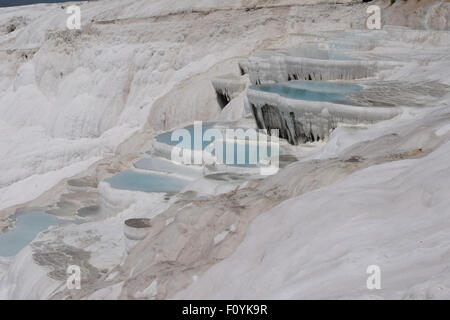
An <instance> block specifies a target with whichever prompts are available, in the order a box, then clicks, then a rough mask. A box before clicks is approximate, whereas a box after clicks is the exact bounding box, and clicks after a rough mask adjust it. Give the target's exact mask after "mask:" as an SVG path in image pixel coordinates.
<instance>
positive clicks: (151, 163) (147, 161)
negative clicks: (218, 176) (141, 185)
mask: <svg viewBox="0 0 450 320" xmlns="http://www.w3.org/2000/svg"><path fill="white" fill-rule="evenodd" d="M134 167H135V168H136V169H141V170H151V171H160V172H166V173H176V174H180V175H183V176H196V175H199V174H201V172H202V171H201V168H198V167H197V168H195V167H193V166H191V167H189V166H183V165H178V164H176V163H174V162H172V161H170V160H167V159H163V158H156V157H151V158H142V159H140V160H138V161H137V162H136V163H135V164H134Z"/></svg>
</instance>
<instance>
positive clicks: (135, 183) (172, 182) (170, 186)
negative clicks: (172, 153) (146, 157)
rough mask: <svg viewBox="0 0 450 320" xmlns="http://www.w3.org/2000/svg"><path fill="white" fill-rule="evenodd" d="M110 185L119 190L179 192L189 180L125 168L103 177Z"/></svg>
mask: <svg viewBox="0 0 450 320" xmlns="http://www.w3.org/2000/svg"><path fill="white" fill-rule="evenodd" d="M105 181H106V182H108V183H109V184H110V185H111V187H113V188H115V189H121V190H131V191H143V192H179V191H180V190H181V189H183V188H184V187H185V186H187V185H188V184H189V182H190V180H188V179H183V178H179V177H175V176H170V175H167V174H162V173H161V174H160V173H143V172H139V171H135V170H125V171H122V172H119V173H118V174H116V175H115V176H113V177H111V178H108V179H105Z"/></svg>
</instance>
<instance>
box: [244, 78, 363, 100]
mask: <svg viewBox="0 0 450 320" xmlns="http://www.w3.org/2000/svg"><path fill="white" fill-rule="evenodd" d="M250 89H253V90H258V91H263V92H268V93H275V94H278V95H280V96H282V97H285V98H289V99H297V100H308V101H328V102H335V103H345V104H351V102H350V101H348V99H347V96H348V95H349V94H351V93H354V92H358V91H361V90H362V89H363V87H362V86H360V85H357V84H352V83H340V82H324V81H303V80H293V81H289V82H283V83H277V84H263V85H257V86H251V87H250Z"/></svg>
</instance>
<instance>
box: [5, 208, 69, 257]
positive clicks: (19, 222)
mask: <svg viewBox="0 0 450 320" xmlns="http://www.w3.org/2000/svg"><path fill="white" fill-rule="evenodd" d="M13 218H15V219H16V225H15V227H14V228H13V229H11V230H9V231H7V232H5V233H2V234H0V256H3V257H11V256H15V255H16V254H17V253H19V251H20V250H22V249H23V248H25V247H26V246H27V245H28V244H29V243H30V242H31V241H33V239H34V238H36V236H37V235H38V234H39V233H40V232H41V231H44V230H47V229H48V227H50V226H52V225H54V224H57V223H58V222H59V221H60V220H59V219H58V218H57V217H55V216H53V215H50V214H46V213H42V212H29V213H20V214H15V215H14V216H13Z"/></svg>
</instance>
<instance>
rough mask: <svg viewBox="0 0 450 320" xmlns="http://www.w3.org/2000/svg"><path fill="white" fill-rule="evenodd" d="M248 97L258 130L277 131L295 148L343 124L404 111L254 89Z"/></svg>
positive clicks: (390, 116)
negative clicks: (293, 96) (296, 97)
mask: <svg viewBox="0 0 450 320" xmlns="http://www.w3.org/2000/svg"><path fill="white" fill-rule="evenodd" d="M324 85H327V83H326V82H324ZM247 98H248V103H249V107H250V109H251V110H252V113H253V116H254V117H255V120H256V123H257V126H258V128H260V129H267V130H268V131H269V134H270V131H271V130H272V129H278V130H279V135H280V137H281V138H284V139H286V140H288V141H289V143H291V144H294V145H296V144H298V143H302V142H307V141H318V140H323V139H325V138H327V137H328V135H329V133H330V132H331V131H332V130H333V129H335V128H336V127H337V126H338V124H341V123H344V124H352V125H355V124H364V123H366V124H370V123H374V122H377V121H381V120H387V119H391V118H393V117H395V116H396V115H398V114H400V112H401V110H400V108H395V107H393V108H392V107H374V106H370V105H351V104H350V103H351V102H350V101H348V103H349V104H344V102H343V101H336V100H332V99H330V101H314V100H300V99H295V98H289V97H286V96H283V95H280V94H278V93H274V92H267V91H262V90H258V89H257V88H255V87H253V88H249V89H248V91H247Z"/></svg>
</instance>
